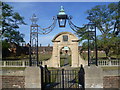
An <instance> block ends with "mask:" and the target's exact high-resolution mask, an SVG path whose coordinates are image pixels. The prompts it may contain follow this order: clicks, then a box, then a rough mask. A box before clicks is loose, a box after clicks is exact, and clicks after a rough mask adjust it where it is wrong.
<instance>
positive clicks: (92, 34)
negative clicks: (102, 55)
mask: <svg viewBox="0 0 120 90" xmlns="http://www.w3.org/2000/svg"><path fill="white" fill-rule="evenodd" d="M87 28H88V66H90V64H91V63H92V62H93V61H92V59H91V57H90V56H91V47H90V43H91V42H90V41H91V40H93V42H92V43H93V44H94V45H93V48H94V49H95V51H94V52H95V65H96V66H98V63H97V62H98V56H97V55H98V54H97V39H96V25H95V24H94V23H92V22H89V23H88V24H87Z"/></svg>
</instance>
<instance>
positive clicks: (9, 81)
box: [2, 76, 25, 88]
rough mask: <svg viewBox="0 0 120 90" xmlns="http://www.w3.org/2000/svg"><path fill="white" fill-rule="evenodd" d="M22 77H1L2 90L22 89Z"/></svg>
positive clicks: (23, 79)
mask: <svg viewBox="0 0 120 90" xmlns="http://www.w3.org/2000/svg"><path fill="white" fill-rule="evenodd" d="M24 87H25V77H24V76H2V88H24Z"/></svg>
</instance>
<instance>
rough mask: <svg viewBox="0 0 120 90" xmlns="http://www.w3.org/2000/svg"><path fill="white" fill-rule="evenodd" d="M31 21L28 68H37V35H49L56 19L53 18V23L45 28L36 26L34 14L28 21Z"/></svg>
mask: <svg viewBox="0 0 120 90" xmlns="http://www.w3.org/2000/svg"><path fill="white" fill-rule="evenodd" d="M30 20H31V21H32V25H31V27H30V50H29V51H30V52H29V55H30V66H38V65H39V60H38V34H40V35H43V34H44V35H45V34H48V33H50V32H51V31H52V30H53V29H54V28H55V25H56V21H57V19H56V18H55V17H53V23H52V25H50V26H49V27H47V28H41V27H40V26H39V25H37V24H36V22H37V20H38V18H37V17H36V15H35V14H33V16H32V18H31V19H30Z"/></svg>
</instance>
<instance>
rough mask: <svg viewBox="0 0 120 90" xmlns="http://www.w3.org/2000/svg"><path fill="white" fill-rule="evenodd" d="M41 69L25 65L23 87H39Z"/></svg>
mask: <svg viewBox="0 0 120 90" xmlns="http://www.w3.org/2000/svg"><path fill="white" fill-rule="evenodd" d="M41 76H42V75H41V69H40V68H39V67H26V69H25V88H40V89H41Z"/></svg>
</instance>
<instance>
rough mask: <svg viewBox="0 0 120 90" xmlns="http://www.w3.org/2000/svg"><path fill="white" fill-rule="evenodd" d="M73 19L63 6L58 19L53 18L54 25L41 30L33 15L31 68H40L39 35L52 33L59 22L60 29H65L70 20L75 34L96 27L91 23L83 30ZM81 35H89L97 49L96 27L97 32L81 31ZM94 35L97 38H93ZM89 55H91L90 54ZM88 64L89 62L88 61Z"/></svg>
mask: <svg viewBox="0 0 120 90" xmlns="http://www.w3.org/2000/svg"><path fill="white" fill-rule="evenodd" d="M91 18H92V17H91V15H90V16H89V20H91ZM71 19H72V16H68V15H67V14H66V13H65V11H64V8H63V6H61V9H60V12H59V13H58V15H57V18H56V17H53V23H52V25H50V26H49V27H47V28H41V26H39V25H37V24H36V22H37V21H38V18H37V17H36V15H35V14H33V16H32V18H31V21H32V25H31V29H30V50H29V51H30V66H32V65H37V66H38V64H39V63H38V34H40V35H43V34H44V35H46V34H48V33H50V32H51V31H52V30H53V29H54V28H55V26H56V21H57V20H58V24H59V27H65V25H66V20H68V24H69V26H70V28H71V29H72V30H73V31H75V32H77V31H78V30H80V29H82V28H86V26H90V25H91V27H90V29H91V30H92V29H94V26H93V25H92V24H90V23H89V25H88V24H87V25H85V26H84V27H82V28H81V27H78V26H76V25H74V24H73V22H72V21H71ZM61 21H62V23H61ZM81 33H82V34H86V33H89V36H90V38H89V40H90V39H93V40H94V41H95V47H96V48H97V45H96V26H95V31H87V32H86V31H84V32H83V31H81ZM90 34H91V35H90ZM92 35H93V36H95V37H91V36H92ZM89 40H88V42H89ZM88 46H89V43H88ZM96 50H97V49H96ZM88 51H89V50H88ZM88 54H90V53H89V52H88ZM88 58H89V57H88ZM88 62H89V60H88ZM96 65H97V51H96Z"/></svg>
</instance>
